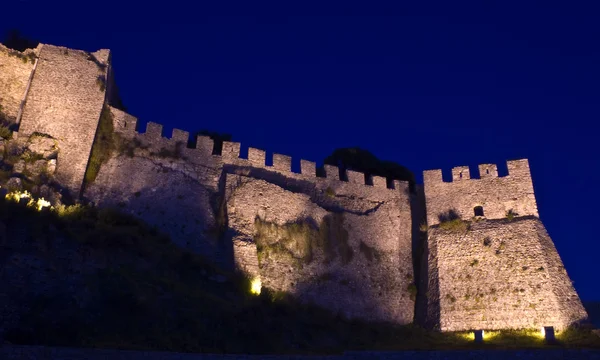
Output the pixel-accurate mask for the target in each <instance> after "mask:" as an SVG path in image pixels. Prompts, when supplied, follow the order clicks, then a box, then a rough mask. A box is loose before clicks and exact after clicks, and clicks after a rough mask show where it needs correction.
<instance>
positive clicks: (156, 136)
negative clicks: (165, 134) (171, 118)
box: [144, 122, 163, 141]
mask: <svg viewBox="0 0 600 360" xmlns="http://www.w3.org/2000/svg"><path fill="white" fill-rule="evenodd" d="M162 129H163V126H162V125H161V124H157V123H155V122H149V123H147V124H146V132H145V133H144V137H145V138H146V139H148V140H149V141H152V140H161V139H162Z"/></svg>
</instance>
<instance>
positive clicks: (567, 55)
mask: <svg viewBox="0 0 600 360" xmlns="http://www.w3.org/2000/svg"><path fill="white" fill-rule="evenodd" d="M190 3H201V2H196V1H193V2H190ZM247 3H253V2H247ZM281 3H287V2H285V1H282V2H281ZM323 3H324V2H323ZM364 3H365V4H367V3H370V2H364ZM418 3H421V2H418ZM450 3H452V6H450V5H449V4H450ZM481 3H483V2H476V3H470V4H468V5H467V4H465V5H464V6H456V4H455V2H453V1H446V2H443V3H442V4H443V5H441V4H436V3H427V4H426V3H425V2H422V4H423V7H422V8H415V7H403V6H396V7H389V6H388V7H377V8H375V7H373V8H361V7H359V6H352V5H350V3H349V2H345V3H344V6H330V7H326V6H324V5H323V4H321V5H320V7H319V8H313V9H302V8H292V7H289V8H282V7H273V6H262V7H258V6H257V5H256V4H253V5H252V6H253V7H252V8H250V7H248V5H245V7H241V6H239V5H238V4H233V3H228V4H225V3H224V2H223V3H222V4H223V7H222V8H219V9H216V8H208V7H205V6H201V5H189V4H188V5H186V4H185V3H183V2H178V1H162V2H160V3H156V4H154V5H152V4H153V3H151V2H129V1H125V0H123V1H120V2H117V1H114V0H108V1H98V2H90V1H77V2H73V3H71V2H69V1H46V0H44V1H39V0H15V1H13V2H11V3H9V4H3V5H2V16H1V17H2V22H1V23H0V31H1V32H3V33H4V32H6V30H8V29H11V28H18V29H20V30H21V32H22V33H23V34H25V35H26V36H28V37H32V38H36V39H38V40H40V41H41V42H44V43H50V44H56V45H63V46H68V47H71V48H77V49H84V50H89V51H95V50H97V49H99V48H110V49H112V51H113V66H114V69H115V74H116V80H117V83H118V85H119V88H120V91H121V95H122V98H123V101H124V103H125V106H126V107H127V108H128V111H129V112H130V113H131V114H133V115H135V116H137V117H139V118H140V120H141V121H142V122H147V121H154V122H159V123H162V124H164V125H165V127H166V128H167V134H168V135H169V136H170V130H169V129H170V128H172V127H177V128H181V129H184V130H188V131H194V130H199V129H210V130H213V131H218V132H225V133H230V134H232V135H233V139H234V140H236V141H240V142H242V144H243V145H242V146H243V147H244V146H246V147H247V146H248V145H250V146H253V147H258V148H262V149H265V150H267V151H268V152H278V153H283V154H287V155H291V156H293V157H294V158H295V161H296V163H299V159H300V158H304V159H307V160H313V161H322V159H323V158H325V157H326V156H327V155H328V154H329V153H331V151H332V150H334V149H336V148H339V147H353V146H359V147H362V148H365V149H368V150H370V151H371V152H373V153H374V154H375V155H377V156H378V157H379V158H381V159H383V160H392V161H396V162H399V163H401V164H403V165H405V166H407V167H408V168H410V169H411V170H412V171H414V172H415V174H416V175H417V180H418V181H419V182H420V181H422V175H421V172H422V171H423V170H425V169H436V168H442V169H444V170H447V171H449V169H450V168H451V167H453V166H458V165H470V166H472V167H475V166H476V165H477V164H479V163H489V162H495V163H500V164H502V165H503V167H502V168H503V169H505V168H506V165H505V164H504V161H505V160H506V159H516V158H529V160H530V165H531V170H532V173H533V183H534V187H535V191H536V197H537V200H538V206H539V212H540V216H541V218H542V220H543V221H544V223H545V225H546V227H547V228H548V231H549V233H550V235H551V236H552V238H553V240H554V242H555V244H556V247H557V248H558V250H559V253H560V254H561V257H562V258H563V261H564V262H565V266H566V268H567V271H568V272H569V275H570V276H571V278H572V279H573V280H574V282H575V286H576V288H577V290H578V292H579V294H580V295H581V297H582V298H583V299H584V300H600V288H599V287H597V283H598V281H597V279H596V276H597V274H598V273H599V271H598V263H599V262H600V258H599V254H600V237H599V236H598V235H597V234H598V230H594V226H595V225H594V224H596V221H598V216H599V215H598V211H597V208H596V204H600V187H599V185H598V184H600V168H599V165H600V161H599V159H598V157H599V155H600V151H599V146H598V142H599V141H598V130H599V125H598V119H599V118H600V117H599V115H600V108H599V104H600V101H599V100H600V98H599V95H600V90H599V84H600V47H599V43H600V40H599V39H600V21H598V19H599V14H600V8H598V7H595V6H592V5H589V6H588V5H581V4H582V3H581V2H578V3H579V5H577V6H575V5H573V4H572V3H571V2H562V3H561V5H560V6H559V5H553V4H551V3H550V2H548V1H546V2H539V3H533V2H524V1H521V2H519V3H518V5H509V3H507V2H499V3H498V4H501V5H496V6H494V5H489V4H488V5H485V6H484V5H482V4H481ZM486 3H487V2H486ZM524 3H527V4H529V5H527V6H525V5H524ZM463 4H464V3H463ZM589 4H592V2H589ZM279 6H281V5H279ZM286 6H287V5H286Z"/></svg>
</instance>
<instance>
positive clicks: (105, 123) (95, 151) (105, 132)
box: [85, 106, 117, 183]
mask: <svg viewBox="0 0 600 360" xmlns="http://www.w3.org/2000/svg"><path fill="white" fill-rule="evenodd" d="M116 148H117V140H116V135H115V132H114V125H113V117H112V114H111V112H110V109H109V107H108V106H104V108H103V109H102V113H101V114H100V121H99V122H98V130H97V131H96V138H95V139H94V144H93V145H92V152H91V154H90V160H89V162H88V167H87V170H86V172H85V182H86V183H91V182H93V181H94V180H96V176H98V173H99V172H100V167H101V166H102V164H103V163H104V162H106V161H107V160H108V159H109V158H110V156H111V154H112V152H113V151H115V150H116Z"/></svg>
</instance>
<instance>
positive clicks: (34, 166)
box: [25, 160, 48, 177]
mask: <svg viewBox="0 0 600 360" xmlns="http://www.w3.org/2000/svg"><path fill="white" fill-rule="evenodd" d="M47 168H48V162H47V161H46V160H36V161H34V162H33V163H28V164H26V166H25V169H26V170H27V171H28V172H29V174H28V175H29V176H30V177H36V176H40V175H41V174H42V173H44V172H45V171H46V169H47Z"/></svg>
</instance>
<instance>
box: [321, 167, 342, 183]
mask: <svg viewBox="0 0 600 360" xmlns="http://www.w3.org/2000/svg"><path fill="white" fill-rule="evenodd" d="M323 168H325V177H326V178H327V179H329V180H337V181H339V180H340V169H339V168H338V167H337V166H333V165H327V164H325V165H323Z"/></svg>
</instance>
